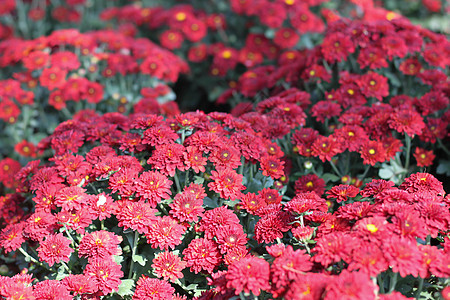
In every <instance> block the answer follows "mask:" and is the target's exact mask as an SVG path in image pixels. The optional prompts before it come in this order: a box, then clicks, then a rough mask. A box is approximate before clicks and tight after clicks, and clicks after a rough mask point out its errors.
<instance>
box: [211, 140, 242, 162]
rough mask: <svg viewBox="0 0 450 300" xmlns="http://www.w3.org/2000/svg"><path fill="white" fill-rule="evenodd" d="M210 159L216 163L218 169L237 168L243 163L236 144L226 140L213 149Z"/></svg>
mask: <svg viewBox="0 0 450 300" xmlns="http://www.w3.org/2000/svg"><path fill="white" fill-rule="evenodd" d="M208 160H209V161H210V162H212V163H213V164H214V166H215V167H216V169H221V168H229V169H236V168H237V167H239V166H240V165H241V154H240V153H239V150H237V149H236V148H235V147H234V146H231V145H228V144H226V143H225V142H224V143H222V144H221V145H218V146H217V148H215V149H214V150H213V151H211V154H210V155H209V157H208Z"/></svg>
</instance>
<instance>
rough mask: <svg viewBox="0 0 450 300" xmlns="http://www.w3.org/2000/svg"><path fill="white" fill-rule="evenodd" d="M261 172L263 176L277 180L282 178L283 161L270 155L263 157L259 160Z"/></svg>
mask: <svg viewBox="0 0 450 300" xmlns="http://www.w3.org/2000/svg"><path fill="white" fill-rule="evenodd" d="M260 163H261V170H262V174H263V175H264V176H270V177H272V178H273V179H278V178H280V177H282V176H284V161H282V160H280V159H278V158H277V157H275V156H272V155H263V156H262V157H261V160H260Z"/></svg>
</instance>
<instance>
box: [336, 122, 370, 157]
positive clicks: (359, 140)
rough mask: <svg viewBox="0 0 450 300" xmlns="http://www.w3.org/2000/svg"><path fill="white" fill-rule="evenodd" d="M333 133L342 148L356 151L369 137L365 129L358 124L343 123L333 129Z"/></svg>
mask: <svg viewBox="0 0 450 300" xmlns="http://www.w3.org/2000/svg"><path fill="white" fill-rule="evenodd" d="M334 135H335V136H336V137H337V139H338V140H339V143H341V145H342V147H343V148H344V149H348V151H358V150H359V148H360V147H361V145H362V144H363V143H364V142H365V141H367V140H368V139H369V137H368V135H367V133H366V131H365V130H364V129H363V128H362V127H361V126H358V125H345V126H343V127H342V128H338V129H336V130H335V131H334Z"/></svg>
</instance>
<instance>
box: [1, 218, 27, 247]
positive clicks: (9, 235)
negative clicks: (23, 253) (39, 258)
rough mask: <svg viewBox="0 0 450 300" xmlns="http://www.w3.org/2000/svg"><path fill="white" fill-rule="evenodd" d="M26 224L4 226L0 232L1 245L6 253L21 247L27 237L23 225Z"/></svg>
mask: <svg viewBox="0 0 450 300" xmlns="http://www.w3.org/2000/svg"><path fill="white" fill-rule="evenodd" d="M24 225H25V224H23V223H16V224H10V225H8V226H6V227H5V228H3V230H2V233H1V234H0V247H2V248H3V249H4V250H5V252H6V253H8V252H11V251H16V250H17V249H19V248H20V246H21V245H22V243H23V242H25V239H24V237H23V227H24Z"/></svg>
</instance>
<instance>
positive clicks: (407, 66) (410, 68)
mask: <svg viewBox="0 0 450 300" xmlns="http://www.w3.org/2000/svg"><path fill="white" fill-rule="evenodd" d="M398 69H399V70H400V71H402V73H403V74H406V75H411V76H414V75H417V74H419V73H420V72H421V71H422V70H423V67H422V65H421V64H420V62H419V60H418V59H417V58H408V59H406V60H404V61H403V62H402V63H401V64H400V67H399V68H398Z"/></svg>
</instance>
